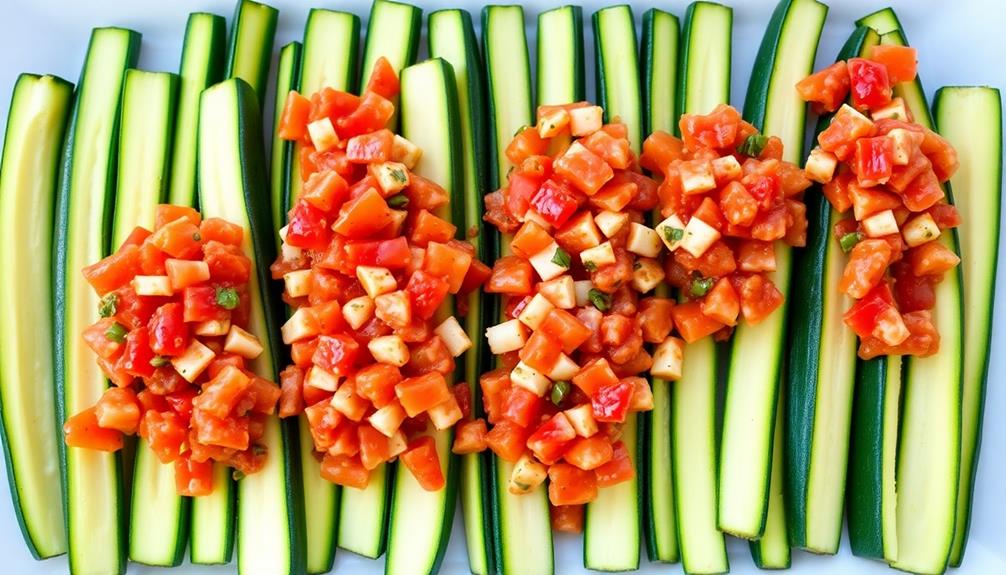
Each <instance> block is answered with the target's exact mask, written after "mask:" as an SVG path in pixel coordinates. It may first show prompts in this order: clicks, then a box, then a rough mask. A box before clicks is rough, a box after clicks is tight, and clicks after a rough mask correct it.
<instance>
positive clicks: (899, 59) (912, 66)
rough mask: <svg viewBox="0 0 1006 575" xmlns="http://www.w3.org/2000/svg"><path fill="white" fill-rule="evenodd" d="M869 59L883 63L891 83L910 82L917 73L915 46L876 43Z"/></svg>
mask: <svg viewBox="0 0 1006 575" xmlns="http://www.w3.org/2000/svg"><path fill="white" fill-rule="evenodd" d="M870 60H872V61H874V62H877V63H878V64H883V66H884V68H886V69H887V75H888V77H889V78H890V80H891V84H892V85H893V84H900V83H901V82H910V81H912V80H914V79H915V76H916V74H917V72H916V68H917V67H918V61H917V60H918V51H917V50H916V49H915V48H910V47H908V46H895V45H892V44H877V45H876V46H874V47H873V48H872V49H871V51H870Z"/></svg>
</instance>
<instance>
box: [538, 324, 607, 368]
mask: <svg viewBox="0 0 1006 575" xmlns="http://www.w3.org/2000/svg"><path fill="white" fill-rule="evenodd" d="M618 317H622V316H618ZM561 354H562V344H561V343H560V342H559V340H558V339H556V338H554V337H552V336H550V335H548V334H546V333H545V332H544V331H542V330H536V331H535V332H534V333H532V334H531V337H530V338H529V339H528V340H527V343H526V344H524V347H522V348H521V349H520V359H521V361H523V362H524V363H526V364H528V365H529V366H531V367H533V368H535V369H537V370H538V371H540V372H542V373H548V372H549V371H551V370H552V368H553V367H554V366H555V362H557V361H558V360H559V356H560V355H561Z"/></svg>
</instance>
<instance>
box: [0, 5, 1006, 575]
mask: <svg viewBox="0 0 1006 575" xmlns="http://www.w3.org/2000/svg"><path fill="white" fill-rule="evenodd" d="M497 1H498V2H499V1H501V0H497ZM511 1H513V0H511ZM618 1H619V0H608V1H607V2H605V1H597V0H586V1H583V2H580V4H582V5H583V6H584V15H585V17H586V18H585V20H587V21H588V26H587V29H586V31H585V32H586V40H587V46H588V49H587V51H586V53H587V54H588V63H587V78H588V82H589V83H590V84H591V85H590V86H588V92H587V93H588V94H593V93H594V91H593V86H592V84H593V56H592V50H591V49H590V48H589V47H590V46H591V42H592V41H593V40H592V33H591V30H590V26H589V15H590V14H591V13H592V12H593V11H594V10H596V9H597V8H600V7H602V6H604V5H606V4H611V3H616V2H618ZM725 1H726V3H728V4H735V5H736V6H735V8H734V50H733V57H734V62H733V65H734V74H733V98H732V103H733V104H734V105H735V106H740V105H741V104H743V101H744V92H745V90H746V86H747V80H748V76H749V74H750V70H751V64H752V61H753V60H754V55H755V52H756V51H757V49H758V45H759V42H760V41H761V35H762V33H763V31H764V29H765V24H766V23H767V22H768V19H769V16H770V14H771V12H772V8H773V7H774V5H775V0H734V1H732V2H731V1H730V0H725ZM826 1H827V0H826ZM414 2H415V3H417V4H421V5H422V6H423V7H424V8H425V9H427V10H433V9H436V8H442V7H449V6H457V5H459V4H460V5H463V6H464V7H467V8H468V9H469V10H470V11H471V12H472V13H473V14H474V15H477V14H478V11H479V10H480V9H481V6H482V5H481V4H477V3H475V2H472V1H468V0H455V1H453V2H452V1H449V0H448V1H443V0H414ZM563 2H564V0H530V1H527V0H525V1H524V2H522V4H524V5H525V8H526V12H527V16H528V23H529V24H532V23H533V21H534V20H533V19H534V16H535V15H536V14H537V13H538V12H539V11H541V10H544V9H547V8H549V7H552V6H554V5H559V4H560V3H563ZM888 2H889V3H890V4H893V5H894V6H895V8H896V9H897V10H898V15H899V17H900V18H901V21H902V24H903V25H904V26H905V29H906V33H907V35H908V37H909V39H910V40H911V42H912V45H913V46H915V47H917V48H918V49H919V52H920V66H919V67H920V71H921V72H920V73H921V75H922V78H923V80H924V82H925V85H926V88H927V89H928V90H929V94H930V95H932V92H933V91H934V90H935V89H936V88H937V87H939V86H943V85H950V84H988V85H992V86H996V87H999V88H1000V89H1002V88H1006V66H1004V65H1003V63H1002V57H1003V56H1004V55H1006V30H1004V24H1006V4H1004V3H1002V2H1000V0H994V1H989V0H955V1H953V2H948V1H946V0H915V1H912V0H888ZM270 3H271V4H273V5H275V6H277V7H279V8H280V9H281V13H280V20H279V30H278V36H277V41H276V46H277V47H279V46H281V45H283V44H284V43H286V42H289V41H292V40H300V39H301V36H302V33H303V28H304V21H305V18H306V15H307V11H308V9H309V7H311V6H313V5H320V6H324V7H330V8H335V7H338V8H340V9H344V10H351V11H353V12H355V13H357V14H359V15H360V17H361V18H363V19H366V18H367V14H368V12H369V6H370V2H369V0H340V1H329V2H320V1H318V0H315V1H310V2H303V1H301V2H297V1H296V0H272V1H271V2H270ZM830 3H831V5H832V7H831V11H830V13H829V15H828V26H827V27H826V28H825V31H824V37H823V38H822V41H821V47H820V49H819V50H818V58H817V60H818V64H819V65H826V64H827V63H830V62H831V61H832V60H833V59H834V57H835V54H836V53H837V51H838V48H839V47H840V46H841V44H842V42H844V41H845V38H846V37H847V36H848V34H849V33H850V32H851V31H852V23H853V22H854V21H855V20H856V19H857V18H858V17H860V16H864V15H866V14H867V13H869V12H872V11H873V10H877V9H879V8H882V7H884V6H885V5H886V4H887V3H886V2H885V1H884V0H875V1H869V0H831V2H830ZM3 4H4V6H3V7H2V15H0V54H3V56H2V57H0V108H2V109H0V125H6V118H7V105H8V102H9V101H10V92H11V89H12V88H13V86H14V80H15V79H16V78H17V75H18V74H19V73H21V72H26V71H28V72H36V73H53V74H57V75H59V76H62V77H64V78H67V79H68V80H71V81H76V80H77V78H78V76H79V74H80V67H81V63H82V60H83V56H84V52H85V50H86V47H87V39H88V35H89V34H90V29H91V28H92V27H95V26H108V25H116V26H125V27H129V28H133V29H135V30H138V31H140V32H142V33H143V49H142V51H141V52H140V66H141V67H143V68H147V69H153V70H170V71H177V68H178V60H179V57H180V54H181V41H182V34H183V32H184V30H185V20H186V18H187V16H188V13H189V12H192V11H196V10H201V11H210V12H215V13H217V14H222V15H226V16H228V17H230V15H231V12H232V11H233V8H234V2H233V1H232V0H173V1H169V2H153V1H149V0H148V1H139V0H102V1H100V2H97V1H91V2H78V1H73V0H62V1H61V0H5V1H4V2H3ZM634 4H635V7H636V10H635V12H636V16H637V18H638V17H640V16H641V15H642V12H643V11H644V10H645V9H646V8H648V7H649V6H652V5H653V4H652V2H636V3H634ZM687 4H688V2H687V1H686V0H674V1H672V2H661V3H660V4H659V6H660V8H662V9H664V10H669V11H672V12H674V13H676V14H678V15H679V16H680V15H683V14H684V11H685V7H686V6H687ZM476 21H478V18H476ZM528 32H529V37H530V40H531V47H532V49H533V47H534V41H533V35H534V27H533V26H529V28H528ZM425 52H426V47H425V38H424V40H423V47H422V54H425ZM532 62H533V59H532ZM270 101H271V100H270ZM0 137H2V136H0ZM1004 229H1006V228H1004ZM1003 260H1006V250H1004V251H1003V253H1002V255H1001V258H1000V269H1003V270H1006V265H1004V264H1003V263H1002V261H1003ZM996 299H997V306H996V308H997V309H996V321H995V328H994V330H993V343H992V345H993V353H992V366H991V371H990V373H989V381H990V385H989V391H988V400H987V403H986V409H985V410H986V413H987V417H986V418H985V436H984V441H983V446H982V447H983V449H982V459H981V464H980V466H979V469H978V484H977V488H976V490H977V491H976V494H975V510H974V515H973V522H972V526H971V539H970V542H969V545H968V551H967V556H966V558H965V563H964V567H963V568H962V569H960V570H959V571H958V572H959V573H961V574H972V573H973V574H982V575H986V574H987V575H992V574H998V573H1006V497H1004V496H1003V486H1004V485H1006V417H1002V415H1001V414H1004V413H1006V388H1004V387H1003V385H1002V384H1001V382H1002V380H1004V379H1006V378H1004V376H1006V363H1004V361H1003V356H1002V355H1000V354H1001V353H1003V352H1004V351H1006V340H1004V338H1006V333H1004V331H1003V329H1004V327H1006V323H1004V320H1006V281H1000V282H999V289H998V293H997V297H996ZM0 321H2V320H0ZM2 465H3V463H2V462H0V466H2ZM3 475H5V473H2V472H0V476H3ZM0 491H6V486H0ZM94 544H95V545H102V542H100V541H95V542H94ZM729 552H730V563H731V567H732V570H733V573H756V572H757V570H756V569H755V568H754V566H753V564H752V563H751V558H750V554H749V553H748V548H747V544H746V543H744V542H741V541H738V540H731V541H730V543H729ZM0 558H2V561H3V567H2V568H0V571H2V572H4V573H18V574H22V573H23V574H28V573H65V572H66V570H67V564H66V559H65V557H61V558H56V559H52V560H50V561H46V562H42V563H37V562H35V561H33V560H32V559H31V556H30V555H29V554H28V551H27V549H26V548H25V546H24V544H23V543H22V540H21V533H20V531H19V530H18V526H17V523H16V522H15V520H14V513H13V510H12V509H11V503H10V498H9V497H8V496H7V495H6V494H5V493H4V494H0ZM641 567H642V568H641V572H643V573H658V572H659V573H664V572H668V571H673V572H679V571H680V567H678V566H666V565H661V564H649V563H647V562H646V561H645V558H644V560H643V561H642V562H641ZM129 569H130V572H131V573H163V572H164V571H162V570H157V569H153V568H149V567H143V566H139V565H130V567H129ZM233 569H234V567H233V566H231V567H218V568H207V567H194V566H185V567H183V568H180V569H178V570H177V572H179V573H184V574H186V575H195V574H204V573H220V572H222V571H224V572H229V571H232V570H233ZM335 569H336V571H340V572H351V573H379V572H381V571H382V570H383V565H382V563H381V562H380V561H369V560H366V559H361V558H359V557H357V556H355V555H353V554H351V553H348V552H342V551H340V552H339V553H338V554H337V556H336V561H335ZM467 571H468V564H467V558H466V556H465V547H464V532H463V530H462V529H461V528H460V521H458V522H456V524H455V529H454V532H453V536H452V538H451V544H450V547H449V548H448V550H447V556H446V558H445V559H444V565H443V570H442V572H443V573H466V572H467ZM556 571H557V572H558V573H580V572H583V571H584V569H583V567H582V559H581V544H580V539H579V538H575V537H569V536H559V537H558V538H557V543H556ZM792 572H793V573H795V574H797V575H799V574H807V573H814V574H818V573H834V574H849V573H891V571H890V570H889V569H888V568H887V567H885V566H883V565H880V564H878V563H874V562H870V561H865V560H861V559H858V558H854V557H852V555H851V554H850V553H849V550H848V546H847V545H843V549H842V551H841V552H840V553H839V555H838V556H837V557H816V556H812V555H809V554H807V553H803V552H800V551H795V552H794V553H793V571H792Z"/></svg>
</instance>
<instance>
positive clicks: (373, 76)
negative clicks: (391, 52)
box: [366, 56, 399, 100]
mask: <svg viewBox="0 0 1006 575" xmlns="http://www.w3.org/2000/svg"><path fill="white" fill-rule="evenodd" d="M398 90H399V85H398V74H396V73H395V69H394V68H392V67H391V63H390V62H388V59H387V58H385V57H384V56H381V57H380V58H378V59H377V62H374V69H373V70H372V71H371V72H370V81H369V82H367V90H366V91H367V92H374V93H376V94H380V95H381V96H383V97H385V98H388V99H389V100H390V99H391V98H394V97H395V96H397V95H398Z"/></svg>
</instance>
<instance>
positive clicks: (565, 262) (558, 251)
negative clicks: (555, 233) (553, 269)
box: [552, 248, 570, 268]
mask: <svg viewBox="0 0 1006 575" xmlns="http://www.w3.org/2000/svg"><path fill="white" fill-rule="evenodd" d="M552 263H554V264H555V265H557V266H559V267H561V268H568V267H569V263H570V258H569V254H568V253H566V251H565V250H563V249H562V248H555V254H553V255H552Z"/></svg>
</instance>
